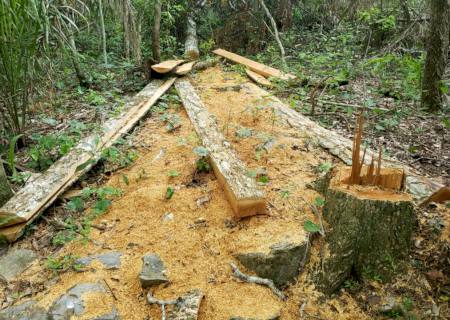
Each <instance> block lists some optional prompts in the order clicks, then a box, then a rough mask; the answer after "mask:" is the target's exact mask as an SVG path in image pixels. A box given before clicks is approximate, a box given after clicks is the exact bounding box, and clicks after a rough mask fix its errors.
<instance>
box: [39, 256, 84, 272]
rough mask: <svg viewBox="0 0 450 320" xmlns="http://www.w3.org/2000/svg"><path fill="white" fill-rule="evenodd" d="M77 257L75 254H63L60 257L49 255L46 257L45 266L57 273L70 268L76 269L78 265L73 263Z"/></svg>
mask: <svg viewBox="0 0 450 320" xmlns="http://www.w3.org/2000/svg"><path fill="white" fill-rule="evenodd" d="M77 259H78V257H77V256H74V255H70V254H68V255H64V256H62V257H53V256H49V257H48V258H47V262H46V266H47V268H48V269H50V270H52V271H54V272H58V273H61V272H64V271H68V270H69V269H71V268H74V269H75V270H77V269H79V267H80V266H78V265H76V263H75V262H76V260H77Z"/></svg>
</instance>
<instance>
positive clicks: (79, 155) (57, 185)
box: [0, 78, 175, 240]
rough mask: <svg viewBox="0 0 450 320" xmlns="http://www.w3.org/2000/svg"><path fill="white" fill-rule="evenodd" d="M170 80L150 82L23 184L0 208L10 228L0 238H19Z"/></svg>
mask: <svg viewBox="0 0 450 320" xmlns="http://www.w3.org/2000/svg"><path fill="white" fill-rule="evenodd" d="M174 81H175V78H171V79H170V80H167V81H166V82H164V83H163V82H162V81H155V82H152V83H150V84H149V85H148V86H147V87H145V88H144V90H142V91H141V92H140V93H139V94H138V95H136V97H135V98H134V99H132V101H130V102H129V103H127V104H126V105H125V107H124V109H123V111H122V112H121V114H120V115H119V116H118V117H117V118H113V119H110V120H108V121H107V122H106V123H105V124H104V125H103V128H102V131H101V132H99V133H98V134H92V135H90V136H88V137H87V138H85V139H83V140H82V141H81V142H80V143H79V144H78V145H77V146H76V147H74V148H73V149H72V150H71V151H70V152H69V153H68V154H67V155H65V156H64V157H62V158H61V159H59V160H58V161H56V162H55V163H54V164H53V165H52V166H51V167H50V168H49V169H48V170H47V171H46V172H44V173H43V174H42V175H40V176H39V177H38V178H36V179H34V180H33V181H32V182H30V183H28V184H26V185H25V186H24V187H23V188H22V189H21V190H20V191H19V192H18V193H16V195H15V196H14V197H13V198H11V199H10V200H9V201H8V202H7V203H6V204H5V205H4V206H3V207H1V208H0V225H1V226H3V227H8V226H11V225H14V226H12V227H10V228H6V229H0V235H1V234H4V235H8V238H9V239H12V238H17V237H18V236H20V233H21V231H22V230H23V227H24V226H25V225H27V224H29V223H31V222H32V221H33V220H34V219H35V218H36V217H37V216H38V214H39V213H41V212H42V211H43V210H44V209H45V208H47V207H48V206H49V205H50V204H51V203H52V202H53V201H55V200H56V198H57V197H58V196H59V195H60V194H62V193H63V192H64V191H65V190H66V189H67V188H68V187H69V186H70V185H71V184H72V183H74V182H75V181H76V180H78V178H79V177H80V176H81V175H82V174H84V173H86V172H87V171H89V170H90V168H91V167H92V166H93V165H94V164H95V163H96V162H97V161H98V159H99V158H100V156H101V152H102V150H104V149H105V148H108V147H110V146H111V145H113V143H114V142H115V141H116V140H117V139H118V138H119V137H121V136H122V135H123V134H124V133H126V132H128V131H129V130H130V129H131V128H132V127H133V126H134V125H135V124H136V123H137V122H138V121H139V119H141V118H142V117H143V116H144V115H145V114H146V113H147V112H148V110H149V108H150V107H151V106H152V105H153V104H154V103H155V102H156V101H157V100H158V99H159V98H160V97H161V95H163V94H164V93H165V92H166V91H167V90H168V89H169V88H170V87H171V86H172V84H173V83H174ZM16 224H18V225H16ZM14 240H15V239H14Z"/></svg>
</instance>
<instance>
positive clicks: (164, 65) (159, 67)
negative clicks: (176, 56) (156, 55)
mask: <svg viewBox="0 0 450 320" xmlns="http://www.w3.org/2000/svg"><path fill="white" fill-rule="evenodd" d="M184 61H185V60H167V61H163V62H161V63H158V64H155V65H153V66H152V69H153V70H154V71H156V72H158V73H169V72H170V71H172V70H173V69H175V68H176V67H177V66H178V65H180V64H182V63H183V62H184Z"/></svg>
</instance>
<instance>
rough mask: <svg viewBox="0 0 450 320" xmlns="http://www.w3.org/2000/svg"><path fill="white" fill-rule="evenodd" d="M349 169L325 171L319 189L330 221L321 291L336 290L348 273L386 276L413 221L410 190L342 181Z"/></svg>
mask: <svg viewBox="0 0 450 320" xmlns="http://www.w3.org/2000/svg"><path fill="white" fill-rule="evenodd" d="M350 172H351V169H350V168H345V169H336V170H334V171H333V172H331V173H329V178H330V179H329V185H328V188H326V190H325V191H324V196H325V205H324V208H323V217H324V220H325V221H326V222H327V223H328V226H329V227H328V229H327V238H326V241H327V243H326V247H325V249H326V250H325V255H324V257H323V261H322V265H323V272H322V267H320V268H319V269H320V271H319V276H318V285H319V287H320V288H321V289H322V290H323V291H324V292H326V293H332V292H334V291H335V290H337V289H338V288H339V287H340V286H341V285H342V283H343V282H344V281H345V280H346V279H347V278H348V277H349V276H350V275H351V274H352V273H353V275H354V276H356V277H357V278H359V279H371V278H373V277H374V276H378V277H381V280H382V281H390V279H391V278H392V276H393V275H394V274H395V272H398V271H399V270H401V266H402V263H401V262H402V259H404V258H406V257H407V256H408V252H409V249H410V244H411V237H412V233H413V229H414V224H415V223H414V221H415V213H414V205H413V203H412V197H411V196H410V195H409V194H406V193H402V192H399V191H396V190H392V189H381V188H380V187H377V186H360V185H348V184H345V180H346V179H348V177H349V175H350ZM393 266H395V268H394V267H393Z"/></svg>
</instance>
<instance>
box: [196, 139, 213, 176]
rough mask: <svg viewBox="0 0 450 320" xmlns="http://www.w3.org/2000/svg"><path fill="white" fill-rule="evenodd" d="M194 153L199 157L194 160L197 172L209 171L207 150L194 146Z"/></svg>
mask: <svg viewBox="0 0 450 320" xmlns="http://www.w3.org/2000/svg"><path fill="white" fill-rule="evenodd" d="M194 153H195V154H196V155H197V156H198V157H199V158H198V159H197V162H196V167H197V171H198V172H204V173H209V172H210V171H211V165H210V164H209V159H208V150H207V149H206V148H205V147H201V146H200V147H195V148H194Z"/></svg>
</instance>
